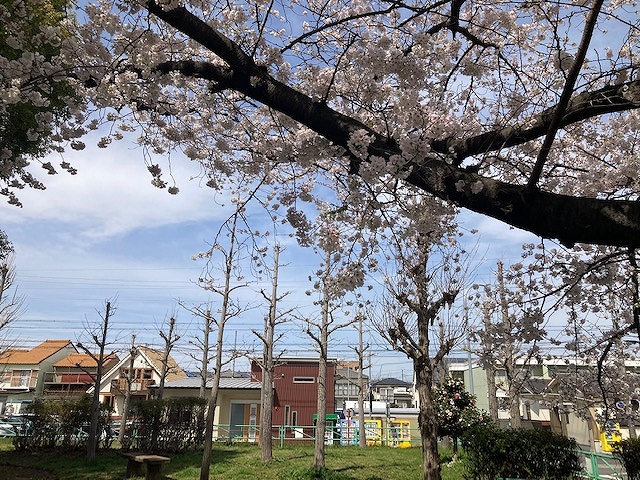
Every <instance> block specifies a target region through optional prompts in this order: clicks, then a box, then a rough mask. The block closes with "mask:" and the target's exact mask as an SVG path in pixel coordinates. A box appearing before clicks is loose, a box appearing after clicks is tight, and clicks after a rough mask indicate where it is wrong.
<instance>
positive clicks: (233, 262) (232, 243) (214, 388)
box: [192, 209, 245, 480]
mask: <svg viewBox="0 0 640 480" xmlns="http://www.w3.org/2000/svg"><path fill="white" fill-rule="evenodd" d="M241 210H242V209H238V210H236V211H235V212H234V214H233V215H232V217H231V218H230V219H229V220H228V221H227V222H225V224H224V225H223V227H224V228H226V229H227V233H228V236H229V242H228V245H227V248H226V249H224V248H223V247H222V246H221V245H220V244H218V243H216V244H215V245H214V249H215V251H217V252H220V253H221V255H222V257H223V260H224V262H223V266H222V278H223V284H222V285H221V286H219V285H217V284H216V283H215V281H213V280H208V281H206V282H204V288H205V289H206V290H209V291H211V292H213V293H215V294H217V295H219V296H220V298H221V306H220V310H219V312H218V315H217V318H215V317H211V318H212V321H213V323H214V324H215V326H216V327H217V338H216V353H215V357H214V364H213V369H214V371H213V378H212V379H211V393H210V394H209V399H208V401H207V416H206V427H205V438H204V453H203V455H202V464H201V468H200V480H208V479H209V470H210V468H211V447H212V445H213V423H214V418H215V409H216V405H217V401H218V389H219V387H220V375H221V373H222V366H223V364H224V362H223V346H224V331H225V327H226V325H227V323H228V322H229V320H230V319H232V318H234V317H237V316H238V315H239V314H240V313H241V312H243V311H244V308H242V307H241V306H240V305H239V304H237V303H235V302H234V300H233V298H232V294H233V293H234V292H235V291H236V290H237V289H239V288H241V287H244V286H245V284H242V283H241V284H238V285H232V284H231V280H232V278H234V271H235V270H236V269H237V261H238V253H239V250H240V248H241V245H239V243H238V221H239V220H240V218H241V217H242V211H241ZM212 250H213V249H212ZM192 312H194V313H196V314H197V315H199V316H203V315H207V316H210V314H211V312H210V311H209V310H206V312H203V311H202V310H201V309H199V308H194V309H192ZM235 355H237V353H236V352H233V358H235Z"/></svg>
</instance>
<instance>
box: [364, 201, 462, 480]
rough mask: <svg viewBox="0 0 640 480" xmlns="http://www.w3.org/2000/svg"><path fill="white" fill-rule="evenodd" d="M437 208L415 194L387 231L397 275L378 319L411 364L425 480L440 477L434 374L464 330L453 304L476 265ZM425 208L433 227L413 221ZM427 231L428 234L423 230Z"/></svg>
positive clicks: (391, 278) (389, 277)
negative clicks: (417, 401)
mask: <svg viewBox="0 0 640 480" xmlns="http://www.w3.org/2000/svg"><path fill="white" fill-rule="evenodd" d="M436 206H437V205H431V204H429V205H428V206H427V205H425V204H424V203H423V202H421V201H420V199H419V197H417V199H416V200H415V201H414V203H413V204H409V203H408V204H406V205H404V207H405V208H404V210H402V211H400V212H397V213H401V212H403V211H404V212H405V215H400V214H398V215H397V216H395V217H394V219H395V225H394V228H393V229H391V232H390V234H389V237H390V242H389V243H390V245H391V246H392V247H390V248H389V251H388V253H387V257H388V258H389V261H390V263H391V265H393V264H395V269H394V272H395V274H392V273H391V271H390V272H389V273H387V278H386V279H385V288H386V289H387V292H388V294H387V295H386V297H385V299H384V300H383V301H382V305H381V306H380V310H381V312H382V313H380V314H379V315H378V318H377V320H376V324H377V329H378V331H379V332H380V334H381V335H382V336H383V337H384V338H385V339H386V340H387V341H388V342H389V344H390V345H391V346H392V347H393V348H394V349H396V350H398V351H400V352H403V353H405V354H406V355H407V357H408V358H409V359H411V361H412V363H413V375H414V382H415V388H416V392H417V393H418V398H419V412H418V425H419V428H420V436H421V440H422V442H421V443H422V469H423V470H422V474H423V478H424V479H425V480H439V479H440V478H441V476H440V458H439V455H438V442H437V439H438V424H437V422H436V406H435V403H434V396H433V390H432V388H433V385H434V383H435V373H436V372H437V371H439V369H440V366H441V365H442V363H443V362H444V359H445V357H446V356H447V355H448V354H449V352H450V351H451V350H452V348H453V347H454V346H455V345H456V343H457V342H458V341H459V340H460V339H461V338H462V336H463V335H464V333H465V325H464V324H463V321H462V318H461V317H460V316H459V315H457V314H456V313H455V304H456V298H457V297H458V295H459V293H460V292H461V291H463V290H465V289H466V288H467V287H468V286H467V285H466V282H467V281H468V278H467V276H468V275H469V273H470V271H471V268H472V267H471V262H470V261H469V256H468V253H467V252H465V251H464V250H463V249H462V248H460V247H459V245H458V244H457V242H456V236H455V234H454V232H452V231H450V227H449V226H448V219H447V217H446V215H441V216H438V215H437V213H438V209H437V208H435V207H436ZM429 207H430V208H429ZM426 208H429V210H430V215H429V216H428V218H429V219H430V220H431V222H433V223H431V225H430V228H427V227H428V226H427V225H424V224H421V223H419V222H415V221H413V220H412V219H414V218H416V217H415V216H414V215H412V211H414V210H415V211H424V210H425V209H426ZM440 213H442V212H441V211H440ZM423 218H427V215H425V216H424V217H423ZM438 220H440V222H441V223H438V222H437V221H438ZM427 231H430V234H429V233H424V232H427ZM441 317H446V318H443V319H441ZM439 320H442V321H439Z"/></svg>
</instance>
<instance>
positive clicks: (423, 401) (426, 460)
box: [414, 361, 441, 480]
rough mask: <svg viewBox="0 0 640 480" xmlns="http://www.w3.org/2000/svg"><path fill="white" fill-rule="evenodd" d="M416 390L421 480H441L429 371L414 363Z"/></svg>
mask: <svg viewBox="0 0 640 480" xmlns="http://www.w3.org/2000/svg"><path fill="white" fill-rule="evenodd" d="M414 374H415V376H416V390H417V391H418V398H419V399H420V408H419V410H418V426H419V427H420V437H421V438H422V478H423V480H441V476H440V456H439V454H438V425H437V424H436V412H435V407H434V404H433V394H432V390H431V383H432V378H431V369H430V368H429V367H428V366H426V365H422V363H421V362H417V361H414Z"/></svg>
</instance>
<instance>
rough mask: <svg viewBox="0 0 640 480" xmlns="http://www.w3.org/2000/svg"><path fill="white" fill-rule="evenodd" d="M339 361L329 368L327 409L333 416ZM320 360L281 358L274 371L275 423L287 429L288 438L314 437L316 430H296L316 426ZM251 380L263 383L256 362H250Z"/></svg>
mask: <svg viewBox="0 0 640 480" xmlns="http://www.w3.org/2000/svg"><path fill="white" fill-rule="evenodd" d="M336 363H337V361H336V360H333V359H330V360H329V361H328V365H327V380H326V391H327V410H326V412H324V413H325V414H333V413H334V411H333V409H334V406H335V396H334V388H335V368H336ZM318 365H319V361H318V358H317V357H315V358H302V357H300V358H296V357H289V358H279V359H278V362H277V364H276V366H275V367H274V371H273V389H274V395H273V424H274V425H283V426H286V427H288V428H287V435H288V436H295V437H300V438H303V437H309V438H312V437H313V429H310V428H307V429H305V428H296V427H304V426H306V427H309V426H313V421H314V417H313V416H314V414H317V413H318V412H317V405H318ZM251 378H252V379H254V380H255V381H258V382H260V381H261V380H262V370H261V368H260V366H259V365H258V363H257V362H255V361H252V362H251Z"/></svg>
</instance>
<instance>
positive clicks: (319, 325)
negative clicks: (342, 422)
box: [306, 250, 356, 471]
mask: <svg viewBox="0 0 640 480" xmlns="http://www.w3.org/2000/svg"><path fill="white" fill-rule="evenodd" d="M334 255H336V256H339V254H338V253H337V252H334V251H331V250H326V251H325V258H324V265H323V267H324V268H323V270H322V271H321V272H319V273H320V278H319V284H318V285H319V288H320V291H319V293H320V298H319V300H318V301H317V302H314V303H315V304H316V305H319V306H320V317H319V319H318V320H313V319H309V318H307V319H306V322H307V328H306V332H307V335H309V336H310V337H311V339H312V340H313V342H314V344H315V346H316V348H317V349H318V353H319V356H318V382H317V384H318V397H317V408H316V413H317V420H316V428H315V429H316V438H315V449H314V455H313V468H314V469H315V470H316V471H318V470H321V469H323V468H325V433H326V412H327V368H328V361H329V337H330V336H331V334H332V333H333V332H335V331H336V330H338V329H341V328H344V327H347V326H349V325H352V324H353V323H354V322H355V321H356V320H355V319H349V320H346V321H345V322H338V321H337V319H336V318H335V317H334V316H333V312H334V311H335V310H336V309H337V308H338V307H339V305H340V302H341V300H342V295H344V291H343V290H342V288H341V287H340V284H339V280H338V278H339V272H335V271H334V269H336V265H337V262H335V261H334Z"/></svg>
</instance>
